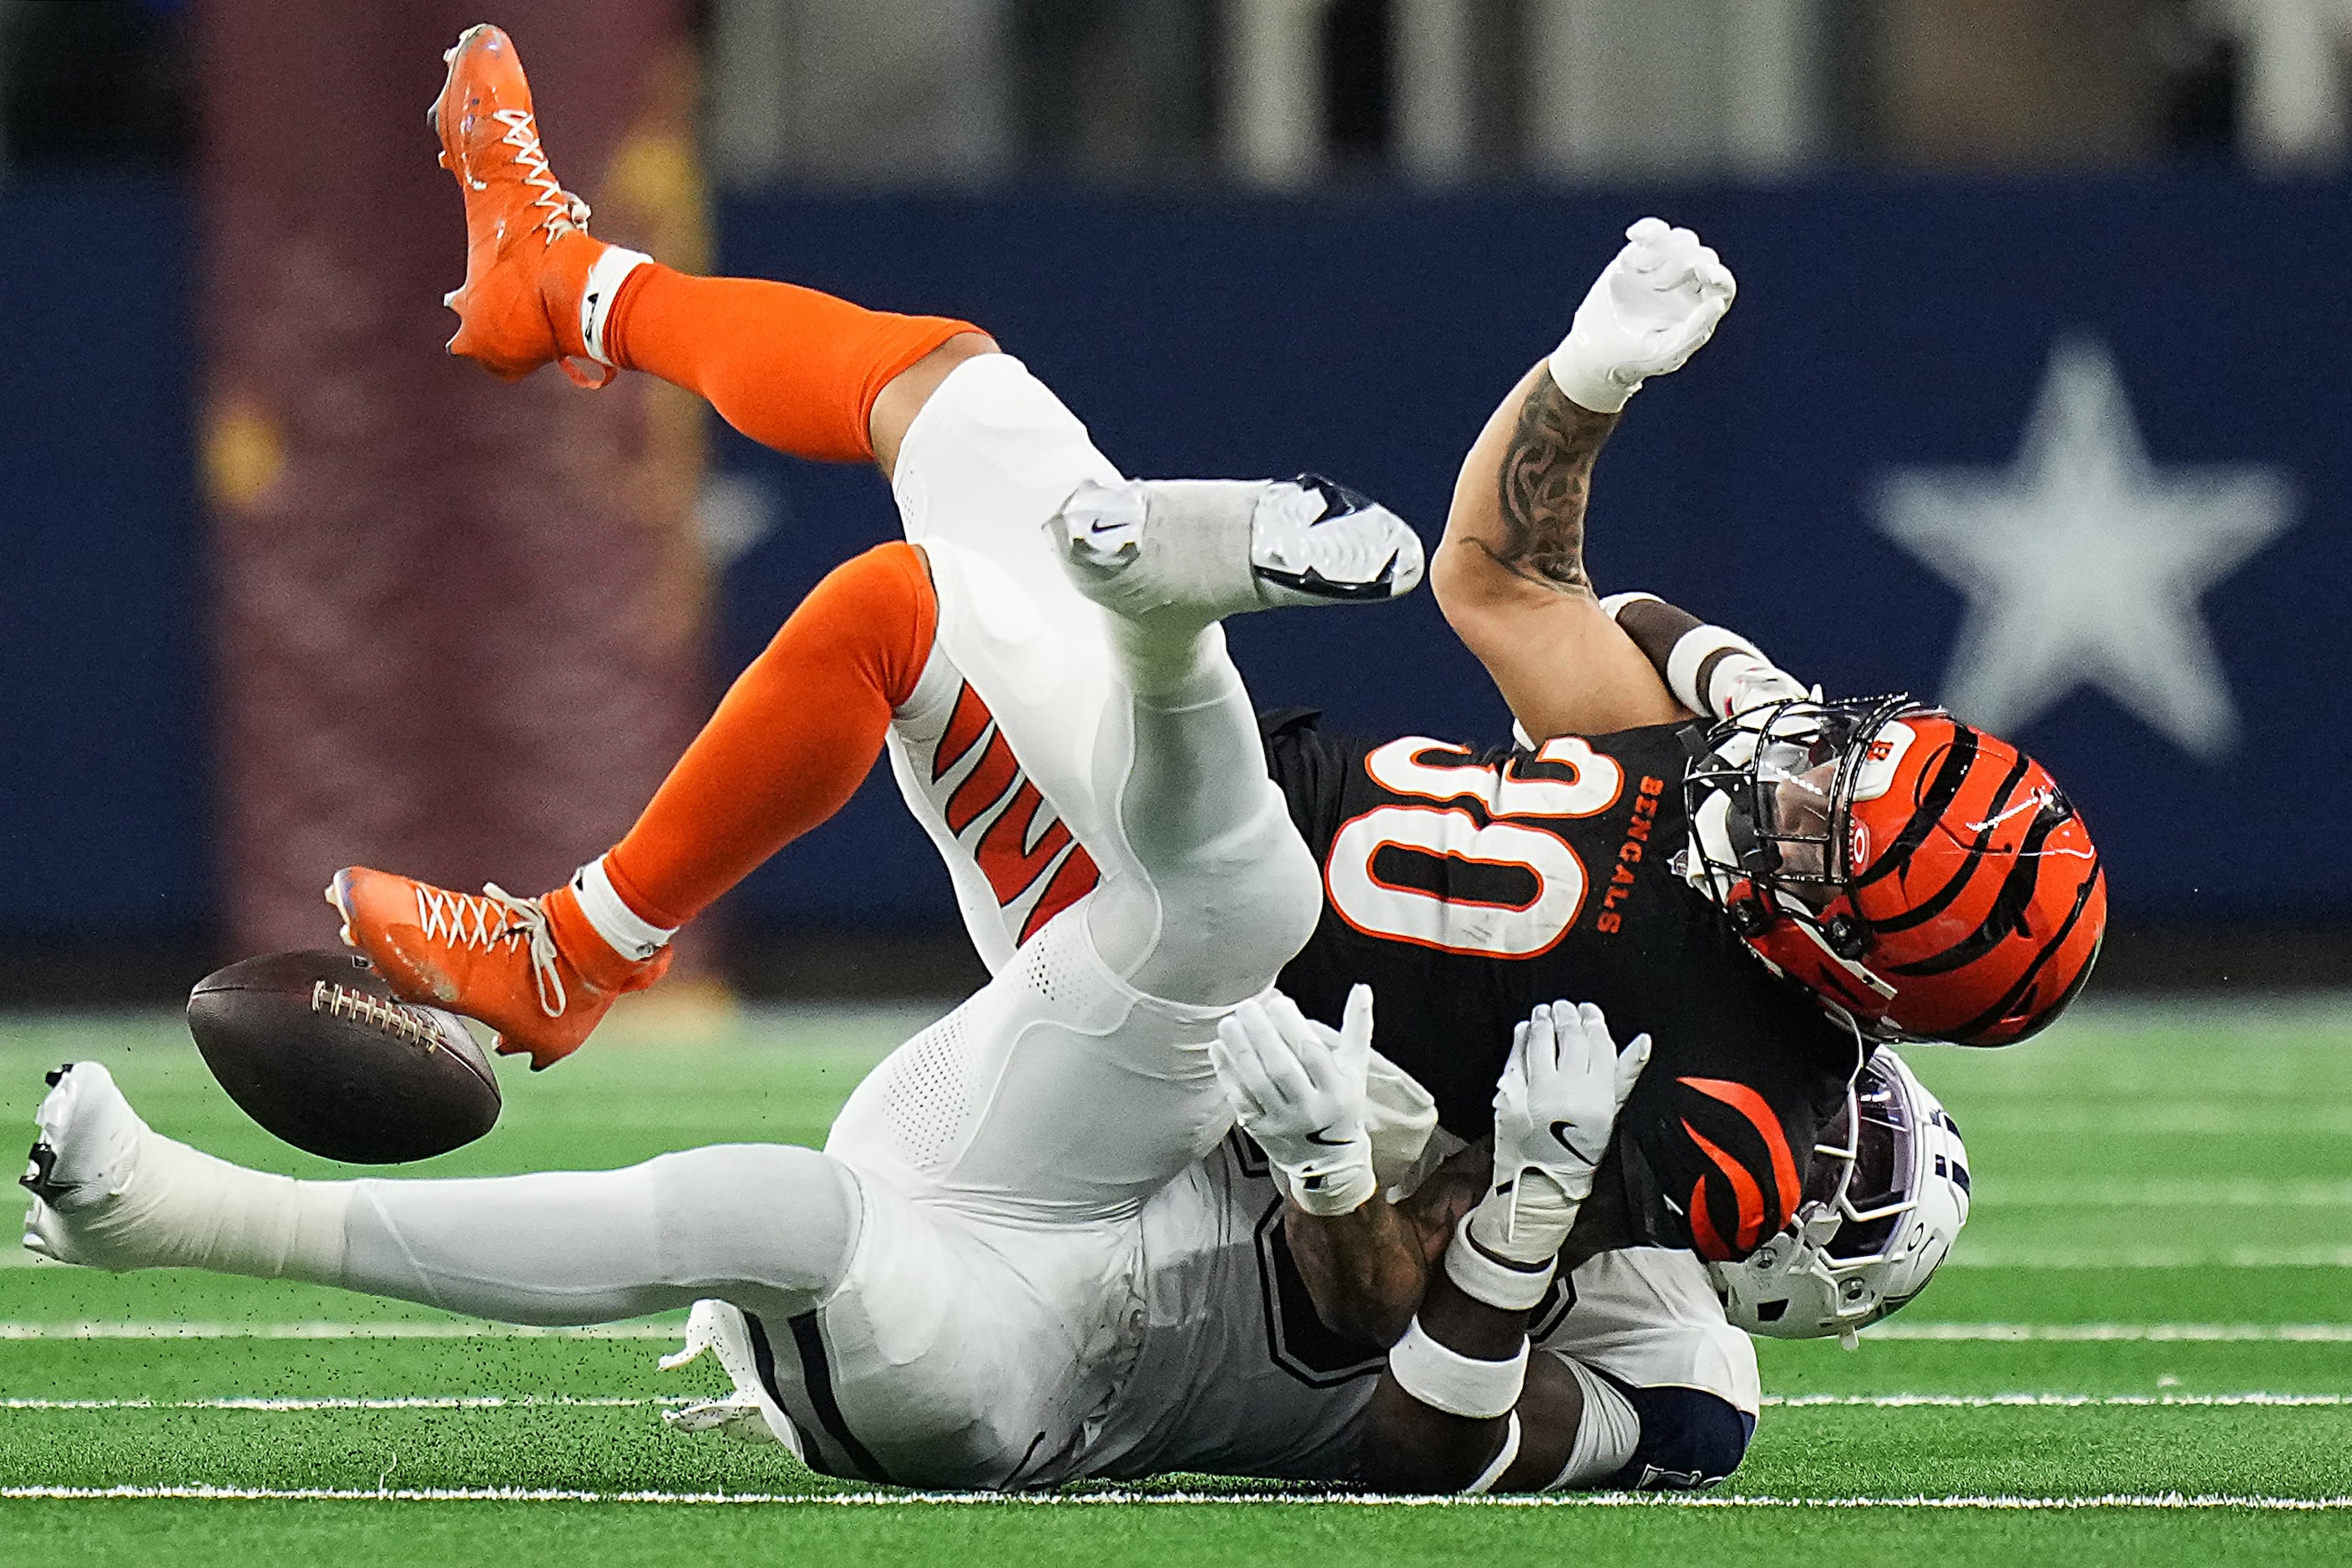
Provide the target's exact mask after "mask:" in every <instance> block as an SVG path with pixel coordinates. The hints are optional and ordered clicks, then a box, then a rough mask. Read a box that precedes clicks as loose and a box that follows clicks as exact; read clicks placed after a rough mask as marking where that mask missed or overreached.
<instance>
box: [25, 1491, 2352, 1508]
mask: <svg viewBox="0 0 2352 1568" xmlns="http://www.w3.org/2000/svg"><path fill="white" fill-rule="evenodd" d="M113 1499H125V1500H184V1501H203V1502H509V1503H512V1502H551V1503H629V1504H639V1505H648V1504H649V1505H656V1506H674V1507H675V1506H684V1507H709V1506H717V1507H735V1508H741V1507H767V1506H775V1505H780V1504H781V1505H788V1506H792V1507H808V1506H811V1505H816V1506H823V1507H832V1508H906V1507H916V1508H926V1507H930V1508H937V1507H972V1506H991V1507H1000V1508H1090V1507H1091V1508H1100V1507H1127V1506H1131V1505H1137V1504H1140V1505H1144V1506H1147V1507H1170V1506H1174V1507H1191V1506H1198V1505H1202V1504H1209V1505H1213V1506H1215V1507H1219V1508H1232V1507H1234V1506H1236V1505H1240V1506H1260V1507H1266V1506H1271V1507H1283V1508H1297V1507H1302V1506H1306V1507H1313V1506H1317V1505H1320V1504H1327V1503H1339V1504H1344V1505H1349V1506H1355V1507H1381V1508H1657V1509H1682V1508H1761V1509H1982V1510H1993V1511H2007V1510H2053V1511H2073V1510H2081V1509H2152V1510H2176V1509H2221V1510H2238V1511H2242V1512H2265V1513H2314V1512H2336V1511H2341V1510H2352V1496H2343V1495H2340V1494H2339V1495H2335V1496H2328V1497H2313V1498H2298V1497H2265V1496H2259V1495H2252V1494H2237V1493H2224V1492H2198V1493H2182V1492H2147V1493H2133V1492H2107V1493H2103V1494H2101V1495H2098V1496H2095V1497H2021V1496H2014V1495H2009V1494H1990V1495H1985V1496H1958V1495H1948V1496H1944V1497H1927V1496H1913V1497H1883V1498H1881V1497H1826V1498H1801V1497H1738V1496H1732V1497H1723V1496H1717V1495H1714V1494H1710V1493H1705V1492H1696V1493H1694V1492H1590V1493H1585V1494H1581V1495H1578V1494H1574V1493H1561V1492H1543V1493H1536V1494H1528V1493H1524V1492H1514V1493H1509V1494H1507V1495H1504V1496H1501V1497H1492V1496H1490V1497H1465V1496H1463V1495H1461V1494H1459V1493H1447V1494H1444V1495H1442V1496H1420V1495H1393V1494H1389V1493H1382V1492H1243V1491H1234V1492H1199V1491H1183V1492H1136V1491H1097V1492H1066V1493H1053V1492H1047V1493H1038V1492H1010V1493H1008V1492H872V1491H866V1492H656V1491H638V1492H593V1491H558V1490H553V1489H523V1488H507V1487H483V1488H474V1489H457V1488H450V1489H422V1488H419V1489H409V1488H403V1489H399V1490H393V1489H388V1488H387V1489H374V1490H370V1489H363V1488H356V1487H354V1488H333V1487H206V1486H182V1487H132V1486H121V1487H66V1486H56V1487H37V1486H36V1487H24V1486H18V1487H0V1500H7V1501H42V1500H48V1501H74V1502H79V1501H105V1500H113Z"/></svg>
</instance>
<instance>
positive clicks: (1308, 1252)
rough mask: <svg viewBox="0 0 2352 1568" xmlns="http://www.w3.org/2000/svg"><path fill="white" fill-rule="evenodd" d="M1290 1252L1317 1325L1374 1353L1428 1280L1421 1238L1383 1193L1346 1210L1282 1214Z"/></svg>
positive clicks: (1401, 1326)
mask: <svg viewBox="0 0 2352 1568" xmlns="http://www.w3.org/2000/svg"><path fill="white" fill-rule="evenodd" d="M1283 1227H1284V1230H1285V1231H1286V1233H1287V1237H1288V1240H1289V1242H1290V1255H1291V1257H1292V1258H1293V1259H1295V1260H1296V1261H1297V1264H1298V1273H1299V1278H1300V1279H1303V1280H1304V1281H1305V1282H1306V1285H1307V1298H1308V1299H1309V1300H1312V1301H1313V1302H1314V1303H1315V1312H1316V1315H1317V1316H1318V1317H1319V1318H1321V1319H1322V1320H1323V1325H1324V1327H1326V1328H1328V1329H1329V1330H1330V1331H1332V1332H1334V1333H1337V1334H1341V1335H1344V1336H1346V1337H1347V1338H1349V1339H1351V1340H1355V1341H1357V1342H1360V1343H1362V1344H1367V1345H1371V1346H1374V1347H1376V1348H1378V1349H1381V1350H1386V1349H1387V1348H1388V1347H1389V1346H1391V1345H1392V1344H1394V1343H1396V1342H1397V1340H1398V1339H1399V1338H1400V1337H1401V1336H1402V1334H1403V1333H1404V1331H1405V1329H1406V1327H1407V1326H1408V1325H1409V1324H1411V1323H1412V1314H1413V1312H1414V1310H1415V1309H1417V1308H1418V1307H1420V1305H1421V1298H1422V1294H1423V1291H1424V1290H1425V1289H1427V1288H1428V1285H1429V1267H1430V1248H1429V1246H1428V1243H1427V1239H1426V1238H1425V1237H1423V1235H1422V1234H1421V1232H1420V1230H1419V1229H1418V1228H1417V1227H1416V1226H1413V1225H1412V1223H1411V1222H1410V1221H1409V1220H1408V1219H1407V1217H1406V1216H1405V1215H1403V1214H1402V1212H1401V1211H1400V1209H1399V1207H1398V1205H1394V1204H1391V1203H1390V1202H1388V1201H1387V1200H1386V1199H1385V1198H1380V1197H1375V1198H1373V1199H1372V1200H1371V1201H1370V1202H1369V1203H1366V1204H1365V1205H1362V1206H1361V1207H1360V1208H1358V1209H1356V1210H1354V1211H1353V1212H1352V1213H1349V1214H1344V1215H1328V1216H1326V1215H1311V1214H1308V1213H1307V1211H1305V1210H1304V1209H1301V1208H1299V1207H1298V1206H1297V1205H1295V1204H1294V1205H1290V1206H1289V1208H1288V1209H1287V1211H1286V1213H1285V1214H1284V1215H1283Z"/></svg>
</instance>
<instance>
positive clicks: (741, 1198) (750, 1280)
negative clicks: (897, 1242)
mask: <svg viewBox="0 0 2352 1568" xmlns="http://www.w3.org/2000/svg"><path fill="white" fill-rule="evenodd" d="M648 1169H649V1170H650V1171H651V1173H652V1175H653V1196H654V1209H655V1220H656V1235H657V1236H658V1237H660V1245H661V1248H662V1264H663V1271H664V1273H665V1274H666V1275H667V1276H668V1277H669V1278H670V1279H673V1280H674V1281H676V1282H678V1283H691V1284H696V1285H705V1286H712V1287H717V1286H721V1285H724V1284H728V1283H742V1284H749V1285H756V1286H765V1287H769V1288H772V1289H780V1290H786V1291H793V1292H800V1293H805V1294H808V1295H812V1296H823V1295H824V1294H825V1293H826V1292H828V1291H830V1290H831V1289H833V1288H834V1287H835V1285H837V1284H838V1283H839V1282H840V1280H841V1278H842V1275H843V1274H844V1273H845V1271H846V1270H847V1268H848V1266H849V1258H850V1254H851V1252H852V1251H853V1250H854V1249H855V1247H856V1242H857V1216H858V1207H859V1205H858V1194H857V1183H856V1177H854V1176H852V1175H851V1174H850V1173H849V1171H848V1168H847V1167H846V1166H844V1165H843V1164H842V1163H840V1162H839V1161H837V1160H835V1159H833V1158H832V1157H831V1156H830V1155H827V1154H824V1153H823V1152H819V1151H817V1150H814V1149H803V1148H800V1147H797V1146H794V1145H790V1144H779V1143H722V1144H717V1145H714V1146H712V1147H710V1148H706V1149H689V1150H687V1151H685V1152H681V1153H676V1154H664V1155H662V1156H660V1157H659V1158H658V1159H656V1160H654V1161H652V1162H651V1163H650V1164H649V1166H648Z"/></svg>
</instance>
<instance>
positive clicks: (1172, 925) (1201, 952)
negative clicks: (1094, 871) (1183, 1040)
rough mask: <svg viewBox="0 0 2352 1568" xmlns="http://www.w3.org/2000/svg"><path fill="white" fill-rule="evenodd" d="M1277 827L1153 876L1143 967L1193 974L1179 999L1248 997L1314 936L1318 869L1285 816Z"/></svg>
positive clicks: (1242, 837) (1317, 916)
mask: <svg viewBox="0 0 2352 1568" xmlns="http://www.w3.org/2000/svg"><path fill="white" fill-rule="evenodd" d="M1280 826H1281V832H1280V833H1279V834H1265V833H1257V832H1249V833H1245V834H1243V835H1239V836H1236V837H1235V838H1234V840H1232V841H1230V842H1229V843H1228V844H1227V845H1225V846H1223V847H1222V848H1221V851H1220V853H1218V854H1217V855H1216V856H1214V857H1213V859H1208V860H1204V861H1202V863H1201V864H1200V865H1198V866H1196V867H1195V868H1192V872H1191V873H1188V874H1187V875H1185V876H1184V877H1182V878H1181V879H1163V880H1162V881H1161V882H1160V889H1159V890H1160V937H1159V944H1158V951H1157V952H1156V953H1155V954H1154V958H1153V960H1152V961H1150V963H1149V964H1148V965H1147V967H1150V968H1153V969H1157V970H1160V971H1161V972H1163V973H1167V972H1181V973H1184V974H1187V975H1189V976H1192V977H1193V978H1192V984H1191V986H1190V987H1189V989H1190V990H1192V991H1194V992H1197V993H1198V994H1197V995H1195V996H1189V997H1181V998H1178V999H1179V1000H1197V1001H1202V1002H1211V1003H1222V1002H1237V1001H1240V1000H1241V999H1243V998H1244V997H1246V996H1253V995H1255V994H1257V993H1258V992H1260V991H1262V990H1264V989H1265V987H1266V985H1267V984H1270V983H1271V982H1272V980H1273V978H1274V974H1275V972H1276V970H1278V969H1280V968H1281V967H1282V965H1283V964H1285V963H1288V962H1289V960H1290V958H1291V955H1292V954H1294V953H1296V952H1297V951H1298V950H1299V949H1300V948H1302V947H1304V946H1306V945H1307V938H1309V937H1311V936H1313V935H1314V934H1315V922H1316V921H1318V919H1320V918H1321V916H1322V912H1323V878H1322V874H1321V873H1320V872H1319V871H1318V869H1317V868H1316V865H1315V859H1314V857H1313V856H1311V855H1309V854H1308V853H1307V847H1306V846H1305V845H1304V844H1301V843H1300V842H1299V841H1298V835H1297V833H1296V832H1294V831H1292V830H1291V827H1290V824H1289V819H1288V818H1287V817H1284V818H1283V819H1282V821H1281V823H1280ZM1138 984H1143V987H1144V989H1146V990H1155V989H1156V988H1155V987H1154V986H1152V985H1150V984H1146V983H1144V982H1143V981H1142V980H1140V978H1139V981H1138ZM1158 994H1169V993H1167V992H1165V991H1159V992H1158Z"/></svg>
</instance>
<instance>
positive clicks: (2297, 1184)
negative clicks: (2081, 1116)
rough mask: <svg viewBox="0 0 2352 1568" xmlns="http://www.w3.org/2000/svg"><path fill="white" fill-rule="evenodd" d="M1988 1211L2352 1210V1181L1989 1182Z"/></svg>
mask: <svg viewBox="0 0 2352 1568" xmlns="http://www.w3.org/2000/svg"><path fill="white" fill-rule="evenodd" d="M1974 1196H1975V1199H1976V1201H1977V1202H1978V1203H1980V1204H1983V1205H1985V1206H1986V1207H1987V1208H1988V1209H2014V1208H2064V1209H2079V1208H2121V1209H2137V1208H2165V1209H2174V1208H2264V1209H2270V1208H2352V1181H2342V1180H2324V1179H2322V1180H2313V1179H2302V1180H2284V1181H2282V1180H2275V1179H2272V1178H2266V1177H2259V1176H2227V1177H2222V1178H2220V1179H2218V1180H2213V1181H2191V1180H2187V1179H2183V1178H2180V1177H2170V1176H2150V1177H2140V1178H2126V1179H2120V1180H2119V1179H2116V1178H2113V1177H2108V1178H2091V1179H2084V1178H2080V1177H2070V1178H2067V1179H2064V1180H2037V1179H2035V1178H2033V1177H2031V1176H2025V1177H2019V1178H2017V1179H2014V1180H2010V1181H2001V1180H1998V1179H1995V1180H1987V1181H1980V1182H1979V1183H1978V1184H1977V1187H1976V1193H1975V1194H1974Z"/></svg>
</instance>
